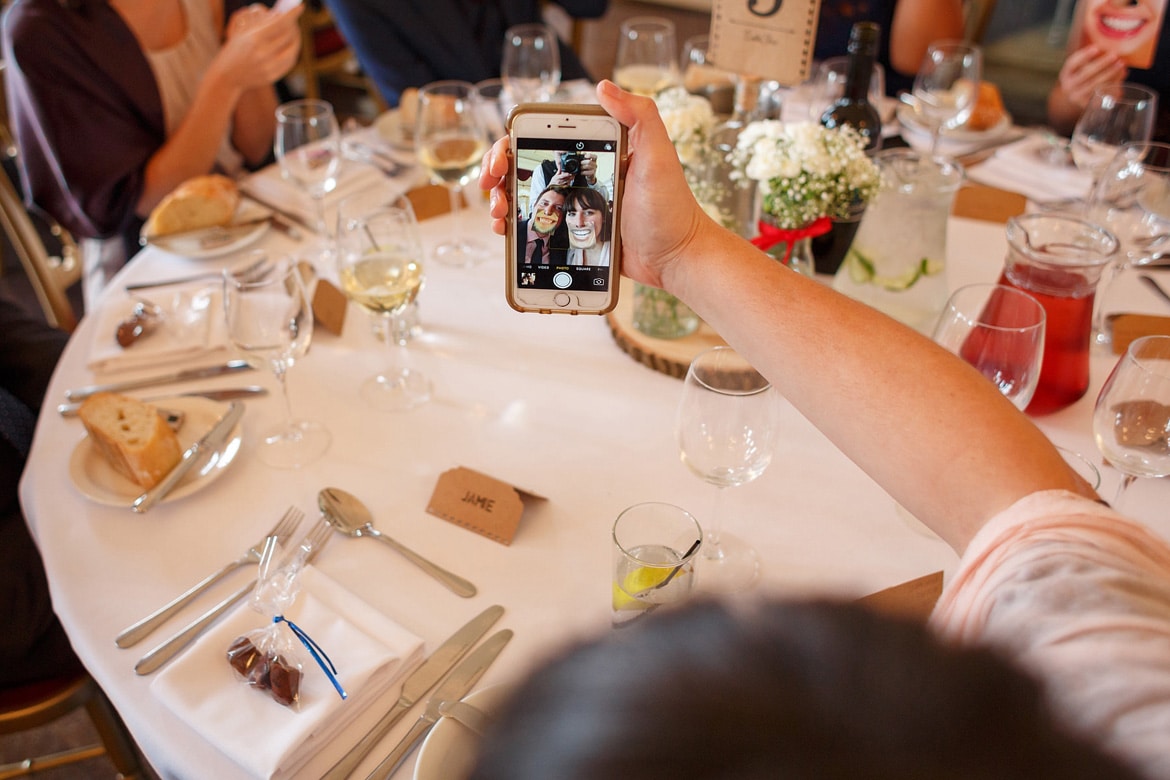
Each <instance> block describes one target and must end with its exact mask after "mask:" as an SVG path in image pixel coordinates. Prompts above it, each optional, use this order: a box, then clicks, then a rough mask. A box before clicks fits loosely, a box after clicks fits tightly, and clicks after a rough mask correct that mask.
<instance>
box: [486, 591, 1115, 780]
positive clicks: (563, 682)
mask: <svg viewBox="0 0 1170 780" xmlns="http://www.w3.org/2000/svg"><path fill="white" fill-rule="evenodd" d="M481 751H482V753H481V755H480V758H479V762H478V765H477V767H476V769H475V771H474V772H473V773H472V775H471V780H547V778H556V780H586V779H588V780H595V779H596V778H637V779H638V780H679V778H687V780H705V779H713V778H719V779H720V780H765V779H767V780H773V778H785V779H786V780H790V779H794V778H795V779H797V780H803V779H804V778H807V779H808V780H813V779H814V778H815V779H816V780H822V779H824V778H829V779H830V780H831V779H834V778H850V779H851V780H852V779H853V778H867V780H873V779H877V780H884V779H885V778H889V779H890V780H893V779H894V778H897V779H898V780H905V779H906V778H911V779H914V778H923V779H924V780H925V779H926V778H931V779H932V780H934V779H935V778H962V779H963V780H973V779H974V778H986V779H987V780H991V778H995V780H1004V779H1008V780H1012V779H1014V778H1019V780H1024V779H1025V778H1026V779H1027V780H1034V779H1035V778H1044V777H1052V778H1062V779H1065V778H1073V779H1077V778H1085V779H1086V780H1088V779H1089V778H1094V779H1095V778H1102V777H1109V778H1135V780H1136V778H1137V775H1136V774H1134V773H1132V772H1130V771H1128V770H1126V769H1125V768H1124V767H1122V766H1120V765H1118V764H1117V763H1115V762H1114V761H1113V760H1111V759H1110V758H1109V757H1107V756H1106V755H1104V754H1103V753H1101V752H1098V751H1097V750H1096V749H1095V748H1093V747H1091V746H1090V745H1088V744H1087V743H1085V742H1082V741H1080V740H1078V739H1076V738H1074V737H1072V736H1070V735H1069V734H1068V733H1066V732H1064V731H1062V730H1061V729H1060V727H1059V726H1058V725H1056V723H1055V721H1054V720H1053V718H1052V717H1051V716H1050V714H1049V713H1048V711H1047V710H1046V708H1045V707H1044V705H1043V703H1042V699H1041V695H1040V689H1039V687H1038V685H1037V684H1036V683H1035V682H1034V681H1033V680H1031V679H1030V678H1028V677H1026V676H1025V675H1024V674H1022V673H1020V672H1018V671H1016V670H1015V669H1013V668H1012V667H1010V666H1009V665H1008V664H1007V663H1006V662H1004V661H1002V660H1001V659H1000V658H999V657H997V656H996V655H994V654H992V653H991V652H989V651H986V650H979V649H972V648H958V647H951V646H947V645H944V644H942V643H941V642H939V641H938V640H937V639H935V638H934V637H933V635H931V634H930V633H929V631H928V630H927V629H926V628H925V627H924V626H922V625H919V624H915V623H910V622H905V621H901V620H896V619H893V618H889V617H885V616H879V615H877V614H875V613H873V612H870V611H868V610H867V609H865V608H863V607H861V606H858V605H855V604H841V603H831V602H814V603H787V602H779V601H770V602H763V603H759V604H755V605H746V606H741V607H739V608H733V607H731V606H728V605H724V604H722V603H719V602H714V601H701V600H700V601H697V602H692V603H691V604H689V605H687V606H684V607H682V608H681V609H678V610H675V611H663V612H660V613H657V614H654V615H648V616H647V617H645V618H643V619H642V620H640V621H639V622H638V623H637V624H635V625H632V626H630V627H629V628H625V629H622V630H621V631H615V632H614V633H612V634H608V635H606V636H604V637H601V638H598V639H596V640H593V641H587V642H584V643H581V644H578V645H576V646H574V647H571V648H570V649H568V650H566V651H564V652H563V653H561V654H560V655H559V656H557V657H555V658H553V659H552V660H550V661H549V662H547V663H546V664H545V665H544V666H543V667H542V668H540V669H538V670H537V671H536V672H535V673H534V674H533V675H532V676H531V677H530V678H529V679H528V680H527V681H526V682H524V683H522V684H520V685H519V686H518V687H517V688H516V689H515V690H514V691H513V692H512V693H511V695H510V696H509V699H508V702H507V703H506V704H505V706H504V707H503V709H502V710H501V711H500V712H499V713H498V716H497V718H496V720H495V721H494V725H493V728H492V730H491V732H490V733H489V734H488V735H486V736H485V738H484V740H483V742H482V747H481Z"/></svg>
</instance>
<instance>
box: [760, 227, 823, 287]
mask: <svg viewBox="0 0 1170 780" xmlns="http://www.w3.org/2000/svg"><path fill="white" fill-rule="evenodd" d="M760 221H761V222H763V223H765V224H767V225H770V226H771V227H774V228H780V226H779V225H778V224H776V220H775V218H774V217H772V216H771V215H770V214H761V215H760ZM764 252H765V253H767V254H769V255H771V256H772V257H774V258H776V260H777V261H779V262H780V263H782V264H783V265H786V266H788V267H789V268H791V269H792V270H793V271H796V272H797V273H799V274H804V275H805V276H807V277H809V278H812V277H814V276H815V263H814V260H813V250H812V239H811V238H809V237H805V238H796V239H792V240H781V241H778V242H776V243H775V244H773V245H772V246H770V247H768V248H767V249H765V250H764Z"/></svg>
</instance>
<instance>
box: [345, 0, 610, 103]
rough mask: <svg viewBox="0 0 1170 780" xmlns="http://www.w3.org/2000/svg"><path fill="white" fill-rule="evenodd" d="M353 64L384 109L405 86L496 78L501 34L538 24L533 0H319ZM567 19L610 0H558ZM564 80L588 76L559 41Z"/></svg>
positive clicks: (596, 10) (592, 12) (595, 13)
mask: <svg viewBox="0 0 1170 780" xmlns="http://www.w3.org/2000/svg"><path fill="white" fill-rule="evenodd" d="M325 4H326V5H327V6H328V7H329V10H330V11H331V12H332V13H333V18H334V20H335V21H336V22H337V26H338V27H339V28H340V29H341V34H342V35H343V36H345V39H346V41H348V42H349V45H350V46H351V47H352V48H353V50H354V53H355V54H357V58H358V62H360V63H361V66H362V70H364V71H365V72H366V73H367V74H368V75H369V77H370V78H371V79H373V80H374V83H375V84H376V85H377V86H378V91H379V92H381V93H382V98H383V99H384V100H385V101H386V103H387V104H388V105H390V106H397V105H398V102H399V99H400V98H401V96H402V92H403V90H405V89H407V88H408V87H415V88H417V87H422V86H425V85H426V84H429V83H430V82H432V81H441V80H444V79H458V80H460V81H470V82H473V83H474V82H476V81H483V80H484V79H490V78H497V77H498V76H499V75H500V60H501V58H502V56H503V47H504V32H505V31H506V30H507V29H508V28H509V27H511V26H512V25H516V24H524V23H527V22H539V21H541V16H540V3H539V2H538V1H537V0H393V2H390V1H389V0H325ZM557 4H558V5H560V6H561V7H563V8H564V9H565V11H567V12H568V14H569V15H570V16H573V17H576V18H583V19H592V18H596V17H599V16H601V15H602V14H604V13H605V9H606V6H607V4H608V0H557ZM561 76H562V78H563V79H564V80H566V81H568V80H570V79H582V78H589V74H587V73H586V72H585V68H584V66H582V65H581V62H580V60H578V59H577V55H576V54H575V53H574V52H573V50H572V48H571V47H569V46H567V45H565V44H564V42H562V43H561Z"/></svg>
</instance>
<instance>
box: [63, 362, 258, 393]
mask: <svg viewBox="0 0 1170 780" xmlns="http://www.w3.org/2000/svg"><path fill="white" fill-rule="evenodd" d="M253 368H255V366H253V365H252V364H251V363H249V362H248V361H247V360H229V361H228V362H226V363H220V364H219V365H216V366H206V367H204V368H187V369H184V370H182V371H176V372H174V373H172V374H162V375H160V376H152V377H147V378H146V379H127V380H124V381H121V382H110V383H109V384H105V385H88V386H86V387H78V388H75V389H73V390H66V391H65V397H66V398H68V399H69V400H70V401H81V400H84V399H86V398H89V397H90V396H91V395H93V394H94V393H120V392H122V391H123V390H134V389H135V388H139V387H151V386H152V385H169V384H173V383H176V382H189V381H190V380H192V379H206V378H207V377H210V376H222V375H223V374H234V373H236V372H237V371H251V370H252V369H253Z"/></svg>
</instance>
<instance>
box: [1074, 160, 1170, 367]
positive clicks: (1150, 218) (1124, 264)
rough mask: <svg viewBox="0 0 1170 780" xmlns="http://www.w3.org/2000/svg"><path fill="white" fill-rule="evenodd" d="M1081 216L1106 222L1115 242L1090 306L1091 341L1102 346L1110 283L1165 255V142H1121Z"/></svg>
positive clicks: (1169, 236) (1168, 214) (1169, 165)
mask: <svg viewBox="0 0 1170 780" xmlns="http://www.w3.org/2000/svg"><path fill="white" fill-rule="evenodd" d="M1086 216H1087V217H1088V219H1089V220H1090V221H1091V222H1094V223H1096V224H1098V225H1107V226H1108V227H1109V230H1110V231H1111V232H1112V233H1113V234H1114V235H1115V236H1117V240H1118V242H1119V243H1120V244H1121V251H1120V252H1119V253H1118V256H1117V259H1116V260H1114V261H1113V262H1111V263H1110V264H1109V265H1107V266H1106V267H1105V269H1104V271H1103V272H1102V274H1101V281H1100V282H1098V284H1097V296H1096V300H1095V301H1094V307H1093V343H1094V344H1096V345H1099V346H1106V347H1107V346H1109V345H1110V344H1111V343H1112V341H1113V334H1112V332H1111V329H1110V328H1109V327H1107V326H1106V320H1105V315H1106V313H1107V311H1108V308H1109V303H1108V300H1107V299H1106V294H1107V293H1108V291H1109V288H1110V285H1111V284H1112V283H1113V281H1114V280H1115V279H1116V278H1117V276H1118V275H1120V274H1121V273H1123V272H1124V271H1126V270H1127V269H1130V268H1134V267H1140V266H1143V265H1146V264H1147V263H1153V262H1156V261H1158V260H1161V259H1162V258H1165V257H1166V256H1167V255H1168V254H1170V144H1165V143H1158V142H1154V141H1139V142H1135V143H1128V144H1125V145H1124V146H1122V147H1121V149H1120V150H1119V151H1118V152H1117V154H1116V155H1114V157H1113V159H1112V160H1111V161H1110V162H1109V163H1108V164H1107V165H1106V166H1105V168H1104V170H1103V171H1102V172H1101V174H1100V176H1099V177H1098V180H1097V185H1096V186H1095V187H1094V188H1093V192H1092V194H1091V195H1090V197H1089V202H1088V205H1087V208H1086Z"/></svg>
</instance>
